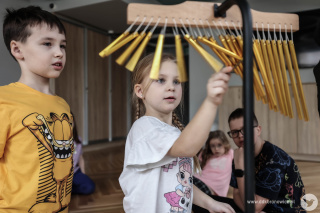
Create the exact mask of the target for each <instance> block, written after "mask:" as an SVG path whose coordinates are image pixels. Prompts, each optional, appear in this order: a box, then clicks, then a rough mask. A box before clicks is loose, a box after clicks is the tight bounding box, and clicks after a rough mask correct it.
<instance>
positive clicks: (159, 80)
mask: <svg viewBox="0 0 320 213" xmlns="http://www.w3.org/2000/svg"><path fill="white" fill-rule="evenodd" d="M157 82H158V83H160V84H162V83H164V82H165V80H164V79H163V78H160V79H158V80H157Z"/></svg>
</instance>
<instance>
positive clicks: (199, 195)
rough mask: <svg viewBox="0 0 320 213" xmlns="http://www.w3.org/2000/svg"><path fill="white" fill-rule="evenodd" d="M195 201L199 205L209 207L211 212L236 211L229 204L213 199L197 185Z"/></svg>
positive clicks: (194, 188) (194, 191)
mask: <svg viewBox="0 0 320 213" xmlns="http://www.w3.org/2000/svg"><path fill="white" fill-rule="evenodd" d="M193 203H194V204H196V205H197V206H200V207H202V208H204V209H207V210H208V211H209V212H226V213H228V212H232V213H234V212H235V211H234V210H233V208H232V207H231V206H230V205H229V204H227V203H221V202H218V201H216V200H214V199H212V198H211V197H210V196H208V195H207V194H205V193H203V192H202V191H201V190H200V189H198V188H197V187H196V186H195V185H193Z"/></svg>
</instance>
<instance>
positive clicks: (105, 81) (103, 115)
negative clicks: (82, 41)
mask: <svg viewBox="0 0 320 213" xmlns="http://www.w3.org/2000/svg"><path fill="white" fill-rule="evenodd" d="M107 44H108V37H107V36H105V35H102V34H100V33H97V32H93V31H91V30H88V129H89V141H92V140H93V141H95V140H107V139H108V138H109V74H108V72H109V71H108V58H101V57H100V56H99V54H98V53H99V52H100V51H101V49H103V48H104V47H105V46H107Z"/></svg>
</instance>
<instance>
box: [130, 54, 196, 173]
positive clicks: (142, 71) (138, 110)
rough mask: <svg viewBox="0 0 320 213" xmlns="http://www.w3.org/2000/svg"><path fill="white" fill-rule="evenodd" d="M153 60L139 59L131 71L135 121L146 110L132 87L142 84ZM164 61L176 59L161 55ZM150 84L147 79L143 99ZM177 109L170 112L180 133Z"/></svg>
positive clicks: (148, 58) (150, 58)
mask: <svg viewBox="0 0 320 213" xmlns="http://www.w3.org/2000/svg"><path fill="white" fill-rule="evenodd" d="M153 58H154V53H152V54H149V55H147V56H145V57H144V58H143V59H141V60H140V61H139V62H138V64H137V66H136V67H135V68H134V70H133V74H132V86H133V91H132V104H133V108H134V112H135V120H137V119H139V118H140V117H141V116H143V115H144V114H145V113H146V108H145V106H144V104H143V101H142V99H141V98H139V97H138V96H137V95H136V94H135V91H134V86H135V85H136V84H141V83H142V82H143V80H144V79H145V78H146V77H148V76H149V73H150V70H151V66H152V62H153ZM166 61H172V62H174V63H177V61H176V58H175V57H174V56H173V55H171V54H168V53H163V54H162V56H161V64H162V63H163V62H166ZM151 83H152V79H149V78H148V82H147V84H146V85H147V86H146V87H145V88H144V92H143V97H145V94H146V92H147V90H148V88H149V87H150V85H151ZM179 105H180V109H181V110H182V104H179ZM177 108H178V107H177ZM177 108H176V109H175V110H174V111H173V112H172V123H173V125H175V126H176V127H177V128H179V129H180V131H182V130H183V129H184V125H183V124H182V123H181V121H180V119H179V117H178V115H177V113H176V110H177ZM181 114H182V113H181ZM193 159H194V164H195V166H194V167H195V168H194V171H195V172H196V171H197V170H198V171H200V163H199V160H198V157H197V156H194V157H193Z"/></svg>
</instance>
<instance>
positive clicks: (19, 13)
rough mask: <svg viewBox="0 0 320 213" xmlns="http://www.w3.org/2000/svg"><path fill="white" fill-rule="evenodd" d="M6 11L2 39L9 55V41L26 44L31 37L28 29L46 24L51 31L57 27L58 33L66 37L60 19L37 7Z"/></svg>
mask: <svg viewBox="0 0 320 213" xmlns="http://www.w3.org/2000/svg"><path fill="white" fill-rule="evenodd" d="M6 10H7V14H6V15H5V17H4V21H3V38H4V43H5V44H6V47H7V49H8V50H9V52H10V54H11V48H10V43H11V41H12V40H15V41H20V42H22V43H24V42H26V40H27V38H28V37H29V36H30V35H31V32H30V27H34V26H37V25H41V24H46V25H47V26H48V27H50V28H51V29H52V28H55V27H57V28H58V30H59V33H61V34H64V35H66V30H65V28H64V26H63V24H62V23H61V21H60V19H59V18H58V17H57V16H55V15H53V14H52V13H50V12H48V11H45V10H42V9H41V8H40V7H38V6H28V7H24V8H20V9H18V10H15V9H8V8H7V9H6ZM11 55H12V54H11Z"/></svg>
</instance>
